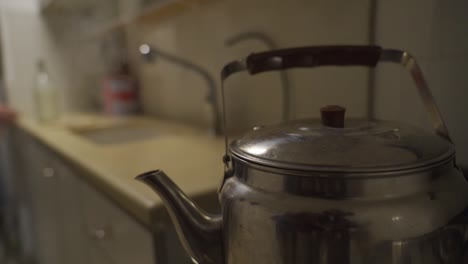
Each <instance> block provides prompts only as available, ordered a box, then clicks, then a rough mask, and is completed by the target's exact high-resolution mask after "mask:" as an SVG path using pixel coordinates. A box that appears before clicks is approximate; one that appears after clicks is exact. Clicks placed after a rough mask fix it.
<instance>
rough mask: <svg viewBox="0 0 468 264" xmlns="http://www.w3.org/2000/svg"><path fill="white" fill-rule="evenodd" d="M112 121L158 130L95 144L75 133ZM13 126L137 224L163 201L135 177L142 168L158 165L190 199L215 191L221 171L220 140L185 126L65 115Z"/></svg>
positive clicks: (149, 222)
mask: <svg viewBox="0 0 468 264" xmlns="http://www.w3.org/2000/svg"><path fill="white" fill-rule="evenodd" d="M116 123H122V124H127V125H129V126H140V127H144V128H151V129H153V130H155V131H158V135H157V136H155V137H150V138H145V139H139V140H131V141H125V142H118V143H111V144H98V143H96V142H93V141H92V140H90V139H88V138H86V137H83V136H82V135H80V134H79V133H78V132H80V131H86V130H90V129H95V128H96V127H97V128H99V126H103V127H106V126H108V127H109V128H110V129H112V126H113V125H114V124H116ZM17 126H18V127H19V128H20V129H22V130H24V131H26V132H27V133H29V134H30V135H32V136H33V137H35V138H37V139H38V140H39V141H40V142H42V143H43V144H45V145H46V146H48V147H49V148H50V149H52V150H53V151H55V152H56V153H58V154H59V155H60V156H62V157H63V158H64V159H65V160H67V161H68V162H70V163H71V164H73V165H74V166H75V167H77V168H78V169H79V170H80V171H82V172H83V173H80V174H82V177H83V178H86V180H87V181H88V182H90V183H91V184H92V185H94V186H95V187H96V188H97V189H98V190H99V191H100V192H102V193H104V194H106V195H107V196H109V197H110V198H111V199H113V200H114V201H115V202H117V203H118V204H119V205H120V206H121V207H122V208H123V209H125V210H126V211H127V212H128V213H130V214H131V215H133V216H134V217H135V218H136V219H138V220H139V221H140V222H141V223H143V224H144V225H146V226H148V227H149V228H153V227H154V226H153V225H154V224H155V221H154V218H153V217H156V216H157V215H155V212H157V210H159V209H160V208H161V207H162V206H163V204H162V201H161V199H159V197H158V196H157V195H156V194H155V193H154V192H153V191H152V190H151V189H150V188H149V187H148V186H146V185H144V184H143V183H141V182H138V181H136V180H134V177H135V176H136V175H138V174H140V173H142V172H146V171H149V170H154V169H162V170H164V171H165V172H166V173H167V175H169V176H170V177H171V179H172V180H173V181H174V182H175V183H176V184H178V185H179V187H180V188H181V189H182V190H183V191H184V192H185V193H186V194H187V195H188V196H189V197H191V198H196V197H199V196H203V195H206V194H208V193H214V192H215V191H216V188H217V187H218V184H219V183H220V180H221V177H222V174H223V163H222V155H223V152H224V139H223V138H221V137H213V136H210V135H208V133H207V132H206V131H202V130H197V129H194V128H192V127H189V126H184V125H180V124H174V123H171V122H164V121H160V120H155V119H151V118H145V117H129V118H124V119H122V118H121V119H109V118H104V117H98V116H86V117H83V116H69V117H66V118H64V119H63V120H62V121H60V122H56V123H54V124H49V125H43V124H39V123H38V122H36V121H34V120H31V119H28V118H20V119H19V120H18V122H17Z"/></svg>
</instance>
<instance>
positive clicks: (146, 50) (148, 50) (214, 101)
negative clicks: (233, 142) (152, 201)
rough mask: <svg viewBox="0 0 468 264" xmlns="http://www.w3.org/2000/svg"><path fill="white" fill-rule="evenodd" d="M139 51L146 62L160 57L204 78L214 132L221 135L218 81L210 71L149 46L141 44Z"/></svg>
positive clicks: (206, 98)
mask: <svg viewBox="0 0 468 264" xmlns="http://www.w3.org/2000/svg"><path fill="white" fill-rule="evenodd" d="M139 51H140V54H141V55H142V57H143V59H144V60H145V61H146V62H153V61H154V60H155V59H156V57H159V58H161V59H164V60H167V61H169V62H172V63H174V64H177V65H179V66H181V67H183V68H186V69H189V70H191V71H193V72H195V73H197V74H198V75H200V76H201V77H202V78H203V80H204V81H205V82H206V85H207V87H208V93H207V95H206V97H205V100H206V102H207V103H208V104H209V105H210V106H211V109H210V110H211V111H212V113H213V132H214V134H215V135H221V134H222V132H223V131H222V128H221V124H222V123H221V116H220V114H219V111H218V109H219V108H218V98H217V94H216V81H215V80H214V78H213V76H212V75H211V74H210V73H209V72H208V70H206V69H205V68H203V67H202V66H200V65H197V64H194V63H192V62H191V61H188V60H186V59H183V58H180V57H177V56H176V55H173V54H170V53H167V52H165V51H162V50H160V49H158V48H155V47H153V46H151V45H149V44H141V45H140V47H139Z"/></svg>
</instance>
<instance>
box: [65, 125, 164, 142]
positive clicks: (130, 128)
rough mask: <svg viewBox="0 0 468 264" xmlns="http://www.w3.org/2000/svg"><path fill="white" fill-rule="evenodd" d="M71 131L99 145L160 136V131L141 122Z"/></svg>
mask: <svg viewBox="0 0 468 264" xmlns="http://www.w3.org/2000/svg"><path fill="white" fill-rule="evenodd" d="M73 132H74V133H75V134H78V135H80V136H81V137H84V138H86V139H88V140H90V141H92V142H93V143H96V144H100V145H109V144H122V143H129V142H134V141H142V140H148V139H153V138H156V137H159V136H160V133H159V132H158V131H157V129H155V128H154V127H152V126H147V125H141V124H133V125H130V124H128V125H116V126H110V127H105V128H94V129H83V130H75V131H73Z"/></svg>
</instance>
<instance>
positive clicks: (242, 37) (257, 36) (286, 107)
mask: <svg viewBox="0 0 468 264" xmlns="http://www.w3.org/2000/svg"><path fill="white" fill-rule="evenodd" d="M246 40H258V41H260V42H262V43H263V44H265V46H267V48H268V49H270V50H274V49H277V48H278V45H277V44H276V43H275V41H274V40H273V39H272V38H271V37H270V36H268V35H267V34H266V33H264V32H260V31H247V32H243V33H240V34H238V35H235V36H233V37H231V38H228V39H227V40H226V42H225V44H226V46H228V47H230V46H233V45H236V44H237V43H239V42H242V41H246ZM279 75H280V79H281V87H282V92H283V112H282V119H283V120H284V121H286V120H289V118H290V117H291V113H290V105H291V101H290V100H291V98H290V97H291V94H290V93H291V92H290V91H291V88H290V87H291V84H290V81H289V77H288V74H287V73H286V71H281V72H279Z"/></svg>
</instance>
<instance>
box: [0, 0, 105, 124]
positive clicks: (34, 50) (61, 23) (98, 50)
mask: <svg viewBox="0 0 468 264" xmlns="http://www.w3.org/2000/svg"><path fill="white" fill-rule="evenodd" d="M2 1H3V2H1V3H2V5H1V8H0V27H1V30H0V33H1V41H2V49H3V50H2V53H3V61H2V64H3V66H4V67H3V68H4V77H5V86H6V90H7V96H8V99H9V102H10V104H11V105H12V106H13V107H15V108H16V109H17V110H18V111H19V112H20V113H22V114H25V115H29V116H33V115H34V113H35V104H34V98H33V89H34V87H35V76H36V72H37V67H36V65H37V61H38V60H39V59H42V60H44V61H45V63H46V66H47V69H48V71H49V73H50V75H51V77H52V79H53V81H54V83H55V86H56V87H57V89H58V90H59V93H60V95H61V105H62V110H63V111H89V110H92V109H93V108H95V107H96V105H97V104H98V100H99V99H98V98H97V94H98V90H99V80H100V78H102V76H103V75H104V74H105V73H107V68H106V61H105V59H103V57H102V56H101V54H102V50H103V49H102V45H101V43H102V41H103V39H104V38H102V39H91V40H88V39H84V38H83V37H82V36H81V35H80V34H83V33H84V32H89V31H90V29H93V28H94V27H97V26H98V23H104V22H105V21H104V20H105V19H106V18H107V17H109V16H111V14H109V13H112V12H114V10H113V9H112V8H109V7H108V4H109V1H103V0H101V1H99V2H98V3H99V5H98V6H97V11H95V12H94V13H93V14H92V16H90V15H86V14H85V15H81V14H72V13H63V14H58V15H54V14H53V15H50V16H48V17H47V18H46V17H44V16H43V15H42V14H41V12H40V10H39V4H38V1H39V0H2Z"/></svg>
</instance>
